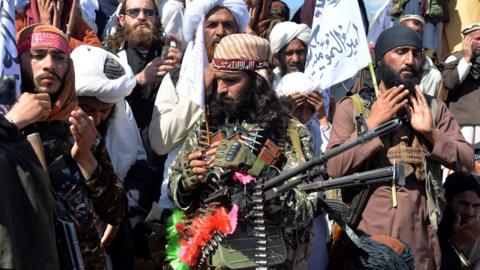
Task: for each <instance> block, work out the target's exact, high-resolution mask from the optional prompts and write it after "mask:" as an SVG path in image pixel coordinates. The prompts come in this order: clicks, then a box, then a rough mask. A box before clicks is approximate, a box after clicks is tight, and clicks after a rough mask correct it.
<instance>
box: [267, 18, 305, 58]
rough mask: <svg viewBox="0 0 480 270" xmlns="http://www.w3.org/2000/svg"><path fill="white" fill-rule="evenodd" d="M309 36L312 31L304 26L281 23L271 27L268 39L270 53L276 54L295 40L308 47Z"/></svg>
mask: <svg viewBox="0 0 480 270" xmlns="http://www.w3.org/2000/svg"><path fill="white" fill-rule="evenodd" d="M311 34H312V30H310V28H309V27H308V25H306V24H303V23H301V24H298V23H294V22H281V23H279V24H277V25H275V26H274V27H273V29H272V31H271V32H270V36H269V37H268V39H269V40H270V48H271V49H272V53H278V52H279V51H280V50H281V49H282V48H283V47H285V46H287V45H288V43H290V41H292V40H293V39H295V38H297V39H299V40H301V41H302V42H303V44H305V46H308V43H309V42H310V36H311Z"/></svg>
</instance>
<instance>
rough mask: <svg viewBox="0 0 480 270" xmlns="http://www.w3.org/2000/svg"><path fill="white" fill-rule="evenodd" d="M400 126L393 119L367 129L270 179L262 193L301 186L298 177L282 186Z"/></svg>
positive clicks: (301, 179) (300, 180)
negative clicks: (355, 136)
mask: <svg viewBox="0 0 480 270" xmlns="http://www.w3.org/2000/svg"><path fill="white" fill-rule="evenodd" d="M401 125H402V122H401V120H400V119H397V118H395V119H392V120H390V121H388V122H386V123H384V124H382V125H380V126H378V127H376V128H374V129H368V130H366V131H365V132H363V133H360V134H358V136H357V138H354V139H352V140H350V141H347V142H345V143H343V144H341V145H340V146H338V147H336V148H334V149H332V150H330V151H327V152H325V153H324V154H322V155H320V156H318V157H316V158H314V159H312V160H310V161H308V162H305V163H303V164H301V165H299V166H297V167H296V168H294V169H291V170H289V171H285V172H282V173H281V174H279V175H278V176H275V177H273V178H271V179H270V180H267V181H266V182H265V183H264V184H263V192H268V191H269V190H272V191H273V193H274V194H275V196H274V197H276V196H278V195H279V194H281V193H282V192H285V191H288V190H290V189H292V188H293V187H296V186H298V185H299V184H301V183H302V182H303V180H304V179H303V178H304V177H299V178H298V179H295V180H293V181H290V182H289V183H286V184H283V183H284V182H286V181H287V180H288V179H290V178H292V177H294V176H296V175H299V174H301V173H304V172H306V171H309V170H310V169H311V168H313V167H317V166H319V165H323V164H325V163H326V162H327V161H328V160H329V159H330V158H332V157H334V156H336V155H338V154H340V153H343V152H345V151H347V150H350V149H352V148H353V147H355V146H357V145H359V144H363V143H365V142H368V141H370V140H372V139H374V138H376V137H379V136H383V135H385V134H388V133H390V132H392V131H394V130H395V129H397V128H399V127H400V126H401ZM312 173H313V174H317V173H318V170H315V169H314V170H313V171H312ZM282 184H283V185H282ZM279 185H282V186H280V187H278V188H277V186H279ZM270 193H271V192H270Z"/></svg>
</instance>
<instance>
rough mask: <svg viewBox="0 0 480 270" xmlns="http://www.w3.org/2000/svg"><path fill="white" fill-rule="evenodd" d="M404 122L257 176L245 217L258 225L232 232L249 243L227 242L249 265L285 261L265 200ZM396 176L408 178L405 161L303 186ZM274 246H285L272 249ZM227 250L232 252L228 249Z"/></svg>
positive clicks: (213, 197) (225, 191) (219, 195)
mask: <svg viewBox="0 0 480 270" xmlns="http://www.w3.org/2000/svg"><path fill="white" fill-rule="evenodd" d="M400 126H401V121H400V120H399V119H393V120H391V121H389V122H387V123H384V124H383V125H381V126H379V127H377V128H374V129H368V130H366V131H364V132H363V133H360V134H358V136H357V138H355V139H352V140H350V141H348V142H346V143H344V144H342V145H340V146H339V147H337V148H335V149H333V150H331V151H328V152H326V153H325V154H323V155H321V156H319V157H316V158H314V159H312V160H310V161H308V162H306V163H304V164H302V165H300V166H298V167H296V168H294V169H292V170H289V171H286V172H282V173H280V174H279V175H277V176H275V177H273V178H271V179H268V178H267V177H262V178H260V179H257V182H256V184H255V186H254V187H253V193H252V194H251V196H250V199H249V201H250V202H251V204H250V205H249V206H248V207H245V208H244V209H248V210H247V213H245V218H250V219H251V224H254V225H253V227H252V228H251V229H250V230H247V231H248V232H249V233H248V234H245V235H241V232H243V230H237V231H236V234H235V235H234V236H232V239H234V240H235V239H237V240H238V239H249V241H244V242H242V243H247V246H248V247H245V246H243V247H242V246H237V245H238V243H240V242H239V241H233V240H232V241H230V242H228V241H229V240H228V239H225V240H224V242H225V241H227V242H228V245H229V246H230V247H234V248H233V250H242V252H243V255H242V256H247V257H248V258H249V260H248V262H249V263H250V264H248V267H257V269H267V268H268V267H269V266H271V265H276V264H278V263H280V262H282V261H284V260H285V259H286V250H285V248H284V244H285V243H284V241H283V239H281V237H277V236H275V235H274V234H272V233H271V232H270V230H269V229H268V226H267V221H266V218H265V205H266V204H265V202H266V201H267V200H271V199H273V198H275V197H277V196H279V195H280V194H282V193H285V192H287V191H289V190H291V189H292V188H294V187H296V186H299V185H300V184H303V183H304V179H305V178H309V179H314V178H315V177H319V176H320V172H321V170H320V165H322V164H325V163H326V161H327V160H328V159H330V158H332V157H334V156H336V155H338V154H340V153H342V152H345V151H347V150H349V149H351V148H353V147H355V146H357V145H359V144H362V143H365V142H367V141H370V140H372V139H373V138H376V137H378V136H383V135H385V134H388V133H389V132H392V131H393V130H395V129H397V128H398V127H400ZM227 153H228V151H227ZM232 157H233V155H232ZM305 173H306V174H305ZM299 174H304V175H301V176H299V177H298V178H296V179H291V178H292V177H295V176H297V175H299ZM392 178H394V179H395V180H396V181H398V182H399V184H400V185H402V184H404V183H402V182H401V181H402V180H404V177H403V165H396V166H392V167H387V168H383V169H377V170H374V171H369V172H364V173H357V174H354V175H352V176H346V177H341V178H337V179H333V180H327V181H317V182H315V183H312V184H308V185H304V186H302V187H301V188H302V190H304V191H307V192H310V191H311V192H314V191H317V190H325V189H329V188H337V187H343V186H355V185H360V184H364V183H374V182H375V183H377V182H384V181H391V179H392ZM290 179H291V180H290ZM230 192H231V191H230V190H229V187H227V186H224V187H222V188H220V189H218V190H216V191H215V192H213V193H211V194H210V196H209V197H207V198H206V199H204V201H203V203H204V204H209V203H211V202H214V201H221V200H224V199H228V200H230V199H231V198H232V197H231V195H235V192H234V193H232V194H230ZM332 215H335V213H333V212H332ZM339 220H340V219H339ZM247 225H248V224H247ZM280 235H281V234H280ZM252 240H253V241H252ZM236 243H237V244H236ZM272 247H282V248H280V249H275V248H273V249H272ZM268 250H273V252H267V251H268ZM226 254H230V253H228V252H227V253H226ZM243 266H245V265H243Z"/></svg>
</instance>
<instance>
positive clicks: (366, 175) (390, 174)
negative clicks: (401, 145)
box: [265, 164, 405, 201]
mask: <svg viewBox="0 0 480 270" xmlns="http://www.w3.org/2000/svg"><path fill="white" fill-rule="evenodd" d="M301 178H303V177H301ZM301 178H300V179H296V180H295V181H291V182H289V183H287V184H285V185H283V186H281V187H280V188H276V187H274V188H272V189H270V190H268V191H266V192H265V200H266V201H268V200H271V199H273V198H275V197H277V196H279V195H280V194H282V193H284V192H287V191H288V190H290V189H292V188H294V187H296V186H298V185H300V184H301V183H302V182H303V181H302V179H301ZM391 181H395V182H396V183H397V184H398V185H400V186H404V185H405V169H404V165H403V164H398V165H395V166H390V167H385V168H380V169H375V170H371V171H366V172H361V173H354V174H351V175H347V176H342V177H338V178H334V179H329V180H322V181H316V182H313V183H310V184H305V185H300V186H299V187H298V189H299V190H300V191H305V192H307V193H310V192H317V191H324V190H328V189H334V188H345V187H353V186H359V185H365V184H374V183H384V182H391Z"/></svg>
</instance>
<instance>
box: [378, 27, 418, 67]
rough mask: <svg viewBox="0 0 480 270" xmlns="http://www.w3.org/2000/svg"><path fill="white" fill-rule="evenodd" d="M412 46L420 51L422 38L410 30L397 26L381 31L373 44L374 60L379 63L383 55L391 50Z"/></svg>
mask: <svg viewBox="0 0 480 270" xmlns="http://www.w3.org/2000/svg"><path fill="white" fill-rule="evenodd" d="M402 46H412V47H415V48H417V49H419V50H421V49H422V38H421V37H420V35H419V34H418V33H417V32H415V31H413V30H412V29H410V28H408V27H406V26H404V25H402V24H399V25H396V26H394V27H392V28H389V29H387V30H385V31H383V32H382V33H381V34H380V36H379V37H378V39H377V43H376V44H375V59H376V61H379V60H380V59H382V57H383V55H384V54H385V53H386V52H388V51H390V50H391V49H393V48H397V47H402Z"/></svg>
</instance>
